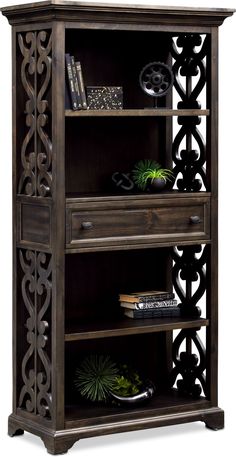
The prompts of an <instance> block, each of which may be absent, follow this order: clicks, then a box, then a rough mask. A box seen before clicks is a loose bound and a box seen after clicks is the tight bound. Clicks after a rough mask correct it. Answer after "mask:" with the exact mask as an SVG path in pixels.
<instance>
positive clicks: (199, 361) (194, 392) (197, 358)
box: [170, 329, 206, 398]
mask: <svg viewBox="0 0 236 457" xmlns="http://www.w3.org/2000/svg"><path fill="white" fill-rule="evenodd" d="M198 330H199V329H183V330H181V331H180V332H179V334H178V335H177V337H176V338H175V340H174V343H173V350H172V357H173V362H174V368H173V370H172V372H171V376H170V381H171V385H172V386H173V385H174V384H175V382H176V379H177V377H178V376H179V375H180V379H178V380H177V389H178V391H179V393H181V394H187V395H191V396H193V397H194V398H197V397H199V396H200V395H201V393H202V391H203V393H204V394H205V395H206V379H205V374H204V372H205V369H206V351H205V348H204V346H203V343H202V341H201V339H200V337H199V335H198V333H197V331H198ZM184 342H185V343H186V350H185V351H182V352H180V347H181V345H182V343H184ZM193 344H194V345H195V351H196V352H197V354H195V353H193Z"/></svg>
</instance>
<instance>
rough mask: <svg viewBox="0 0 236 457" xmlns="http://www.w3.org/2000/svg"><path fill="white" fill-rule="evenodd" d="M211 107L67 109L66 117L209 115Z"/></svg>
mask: <svg viewBox="0 0 236 457" xmlns="http://www.w3.org/2000/svg"><path fill="white" fill-rule="evenodd" d="M209 115H210V110H209V109H181V110H180V109H170V108H150V109H121V110H105V109H104V110H78V111H73V110H65V116H66V117H131V116H133V117H135V116H138V117H166V116H209Z"/></svg>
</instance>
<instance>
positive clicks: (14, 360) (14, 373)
mask: <svg viewBox="0 0 236 457" xmlns="http://www.w3.org/2000/svg"><path fill="white" fill-rule="evenodd" d="M16 193H17V192H16V30H15V27H12V256H13V258H12V262H13V265H12V314H13V315H12V322H13V328H12V342H13V344H12V376H13V404H12V407H13V413H14V414H16V408H17V404H16V402H17V392H16V388H17V387H16V386H17V382H16V376H17V347H16V345H17V261H16Z"/></svg>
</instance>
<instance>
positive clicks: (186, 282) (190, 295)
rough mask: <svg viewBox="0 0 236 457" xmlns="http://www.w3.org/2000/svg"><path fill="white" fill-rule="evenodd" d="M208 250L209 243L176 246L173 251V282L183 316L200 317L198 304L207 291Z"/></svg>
mask: <svg viewBox="0 0 236 457" xmlns="http://www.w3.org/2000/svg"><path fill="white" fill-rule="evenodd" d="M181 252H182V254H181ZM208 252H209V249H208V245H205V246H201V245H196V246H181V247H177V248H176V247H174V249H173V251H172V258H173V261H174V264H173V269H172V283H173V286H174V289H175V292H176V294H177V295H178V297H179V299H180V303H179V307H180V309H181V314H182V316H186V317H200V315H201V309H200V307H199V306H197V304H198V302H199V300H200V299H201V298H202V297H203V295H204V293H205V291H206V267H207V259H208ZM194 283H195V290H194V291H193V285H194Z"/></svg>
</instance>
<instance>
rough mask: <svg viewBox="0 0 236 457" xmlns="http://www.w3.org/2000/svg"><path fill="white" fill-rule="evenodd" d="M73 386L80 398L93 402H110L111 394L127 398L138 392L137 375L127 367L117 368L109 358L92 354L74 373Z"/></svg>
mask: <svg viewBox="0 0 236 457" xmlns="http://www.w3.org/2000/svg"><path fill="white" fill-rule="evenodd" d="M74 384H75V387H76V389H77V390H78V391H79V393H80V394H81V396H82V397H84V398H85V399H87V400H91V401H93V402H95V401H96V402H107V401H108V400H109V399H110V400H111V397H112V396H111V393H112V392H114V393H115V394H117V395H120V396H123V397H128V396H132V395H136V394H137V393H139V391H140V387H141V386H142V381H141V380H140V377H139V374H138V373H137V372H136V371H135V370H134V369H132V368H130V367H128V365H126V364H123V365H120V366H119V367H118V366H117V365H116V364H115V363H114V362H113V361H112V360H111V358H110V357H109V356H104V355H100V354H92V355H90V356H88V357H85V359H84V360H83V361H82V362H81V364H80V366H79V367H78V368H77V370H76V372H75V379H74Z"/></svg>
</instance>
